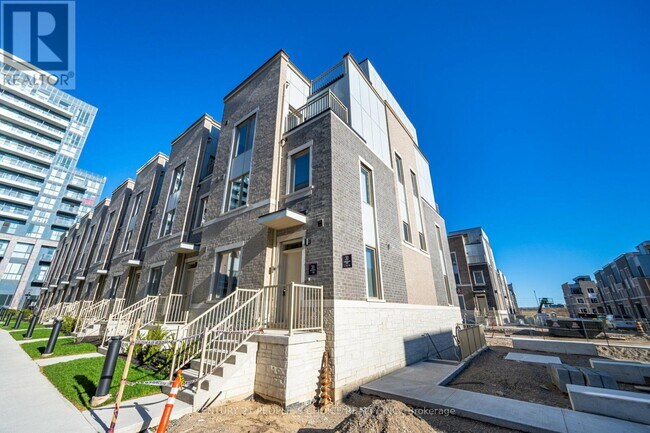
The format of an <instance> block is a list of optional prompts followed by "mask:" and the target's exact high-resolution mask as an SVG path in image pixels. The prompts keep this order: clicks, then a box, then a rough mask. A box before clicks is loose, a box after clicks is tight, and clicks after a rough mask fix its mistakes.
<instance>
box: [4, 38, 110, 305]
mask: <svg viewBox="0 0 650 433" xmlns="http://www.w3.org/2000/svg"><path fill="white" fill-rule="evenodd" d="M53 80H54V77H53V76H52V75H50V74H48V73H47V72H45V71H42V70H40V69H38V68H36V67H34V66H33V65H31V64H29V63H27V62H25V61H24V60H22V59H19V58H17V57H15V56H13V55H12V54H10V53H7V52H6V51H3V50H0V305H7V306H10V307H12V308H18V307H24V306H26V305H28V304H29V302H30V301H31V300H32V299H35V298H36V297H37V296H38V294H39V292H40V289H41V287H42V286H43V283H44V281H45V275H46V274H47V271H48V269H49V266H50V262H51V260H52V256H53V254H54V250H55V248H56V246H57V242H58V241H59V239H60V238H61V236H62V235H63V234H64V233H65V232H66V231H67V230H68V229H69V228H70V227H72V226H73V225H74V224H75V223H76V222H77V221H78V220H79V218H80V217H81V216H82V215H84V214H85V213H86V212H88V211H90V210H91V209H92V208H93V206H94V205H95V202H96V201H97V199H98V198H99V197H100V196H101V193H102V189H103V188H104V183H105V182H106V178H105V177H103V176H99V175H97V174H94V173H90V172H87V171H84V170H80V169H78V168H77V162H78V160H79V156H80V155H81V151H82V149H83V146H84V144H85V142H86V138H87V137H88V133H89V132H90V127H91V125H92V123H93V120H94V119H95V115H96V113H97V108H95V107H93V106H91V105H89V104H87V103H85V102H83V101H81V100H79V99H77V98H74V97H72V96H70V95H68V94H67V93H65V92H62V91H61V90H59V89H58V88H56V87H54V86H53V85H51V84H53Z"/></svg>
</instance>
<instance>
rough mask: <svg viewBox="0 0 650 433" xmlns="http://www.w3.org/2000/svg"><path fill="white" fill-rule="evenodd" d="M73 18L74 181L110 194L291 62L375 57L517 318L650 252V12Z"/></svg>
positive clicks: (340, 10)
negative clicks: (643, 248) (269, 67)
mask: <svg viewBox="0 0 650 433" xmlns="http://www.w3.org/2000/svg"><path fill="white" fill-rule="evenodd" d="M221 3H222V2H214V1H211V2H208V1H205V2H198V1H194V2H191V1H188V2H178V1H168V0H164V1H156V2H153V1H141V2H126V1H114V0H113V1H110V2H99V1H89V0H80V1H77V10H76V12H77V34H76V41H77V55H76V56H77V58H76V60H77V89H76V90H75V91H73V92H71V93H73V94H74V95H75V96H77V97H79V98H82V99H84V100H86V101H87V102H89V103H91V104H93V105H96V106H97V107H98V108H99V113H98V116H97V119H96V121H95V124H94V126H93V129H92V131H91V134H90V137H89V140H88V142H87V144H86V147H85V149H84V153H83V155H82V158H81V162H80V167H82V168H85V169H89V170H93V171H96V172H98V173H101V174H104V175H106V176H107V177H108V182H107V185H106V191H105V194H109V193H110V191H112V189H113V188H115V187H116V186H117V185H118V184H119V183H120V182H121V181H122V180H123V179H124V178H126V177H133V176H134V175H135V171H136V170H137V168H138V167H140V166H141V165H142V164H143V163H144V162H145V161H147V160H148V159H149V158H150V157H151V156H152V155H153V154H154V153H155V152H157V151H163V152H166V153H167V152H168V151H169V143H170V141H171V140H172V139H173V138H174V137H175V136H176V135H178V134H179V133H180V132H182V131H183V129H184V128H185V127H187V126H188V125H189V124H190V123H191V122H193V121H194V120H195V119H196V118H198V116H199V115H201V114H202V113H205V112H207V113H210V114H212V115H213V116H214V117H215V118H217V119H221V114H222V100H223V96H224V95H225V94H226V93H227V92H228V91H230V90H231V89H232V88H233V87H234V86H236V85H237V84H238V83H239V82H241V81H242V80H243V79H244V78H245V77H246V76H247V75H248V74H250V73H251V72H252V71H253V70H255V69H256V68H257V67H258V66H259V65H260V64H261V63H262V62H264V61H265V60H266V59H268V58H269V57H270V56H271V55H273V54H274V53H275V52H277V51H278V50H279V49H280V48H283V49H285V50H286V51H287V52H288V53H289V55H290V56H291V59H292V60H293V61H294V62H295V63H296V64H297V65H298V67H299V68H300V69H301V70H302V71H303V72H304V73H306V74H307V75H308V76H310V77H315V76H316V75H318V74H319V73H320V72H322V71H324V70H325V69H326V68H328V67H329V66H331V65H333V64H334V63H336V62H337V61H338V60H339V59H340V58H341V57H342V56H343V54H344V53H346V52H348V51H350V52H352V53H353V54H354V56H355V57H356V58H357V59H358V60H362V59H364V58H366V57H369V58H370V59H371V60H372V61H373V63H374V64H375V66H376V67H377V69H378V71H379V72H380V74H381V75H382V77H383V78H384V81H385V82H386V83H387V84H388V86H389V87H390V88H391V91H392V92H393V94H394V95H395V96H396V98H397V99H398V101H399V102H400V104H401V106H402V108H403V109H404V110H405V112H406V113H407V115H408V116H409V117H410V118H411V120H412V121H413V123H414V124H415V126H416V127H417V129H418V136H419V141H420V146H421V148H422V149H423V151H424V153H425V154H426V155H427V157H428V158H429V161H430V164H431V172H432V173H431V174H432V177H433V182H434V188H435V193H436V199H437V201H438V202H439V204H440V210H441V213H442V214H443V216H444V217H445V219H446V221H447V226H448V229H449V230H455V229H461V228H466V227H474V226H478V225H481V226H483V227H484V229H485V230H486V232H487V233H488V236H489V237H490V240H491V243H492V246H493V248H494V252H495V256H496V260H497V264H498V265H499V267H500V268H501V269H502V270H503V271H504V272H505V273H506V275H507V276H508V278H509V280H510V281H511V282H513V283H514V285H515V287H516V290H517V293H518V296H519V299H520V303H521V304H524V305H532V304H533V303H534V295H533V290H535V291H536V292H537V295H538V296H547V297H552V298H554V299H555V300H556V301H561V300H562V295H561V290H560V285H561V284H562V283H563V282H565V281H568V280H570V279H571V278H572V277H574V276H575V275H579V274H586V273H592V272H593V271H594V270H595V269H596V268H598V267H599V266H602V265H604V264H605V263H606V262H607V261H609V260H611V259H613V258H614V257H615V256H617V255H618V254H620V253H622V252H624V251H628V250H631V249H633V248H634V246H635V245H637V244H638V243H640V242H641V241H643V240H645V239H650V226H649V224H648V220H649V218H648V215H650V199H649V194H648V193H649V191H650V176H649V173H648V161H649V160H650V158H649V155H650V151H649V147H648V141H649V137H650V102H649V101H650V26H648V20H649V18H650V2H647V1H643V0H640V1H609V2H604V1H571V2H565V1H548V0H539V1H532V0H529V1H524V2H522V1H506V0H499V1H487V0H477V1H461V0H447V1H427V2H421V3H411V4H409V3H408V2H399V3H395V2H387V3H385V4H384V3H382V2H380V1H372V2H367V3H362V2H341V3H340V4H335V3H333V2H315V3H314V2H293V3H291V2H289V3H284V4H282V5H281V4H278V3H277V2H255V1H249V2H239V3H238V2H223V4H221Z"/></svg>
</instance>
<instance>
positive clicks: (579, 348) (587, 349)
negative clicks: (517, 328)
mask: <svg viewBox="0 0 650 433" xmlns="http://www.w3.org/2000/svg"><path fill="white" fill-rule="evenodd" d="M512 348H513V349H521V350H533V351H536V352H549V353H565V354H571V355H588V356H598V350H597V348H596V345H595V344H592V343H586V342H585V343H583V342H579V341H558V340H539V339H536V338H513V339H512Z"/></svg>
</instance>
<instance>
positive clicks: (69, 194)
mask: <svg viewBox="0 0 650 433" xmlns="http://www.w3.org/2000/svg"><path fill="white" fill-rule="evenodd" d="M65 197H68V198H71V199H74V200H79V201H81V200H83V198H84V195H83V194H82V193H80V192H76V191H72V190H70V189H68V190H66V191H65Z"/></svg>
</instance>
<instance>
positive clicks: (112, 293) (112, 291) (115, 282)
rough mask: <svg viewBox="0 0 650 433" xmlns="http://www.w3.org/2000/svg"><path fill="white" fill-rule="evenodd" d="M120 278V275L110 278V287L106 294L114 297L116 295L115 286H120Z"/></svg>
mask: <svg viewBox="0 0 650 433" xmlns="http://www.w3.org/2000/svg"><path fill="white" fill-rule="evenodd" d="M121 278H122V277H121V276H119V275H118V276H117V277H113V279H112V280H111V289H110V294H109V296H108V297H109V298H111V299H115V296H116V295H117V288H118V287H119V286H120V279H121Z"/></svg>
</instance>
